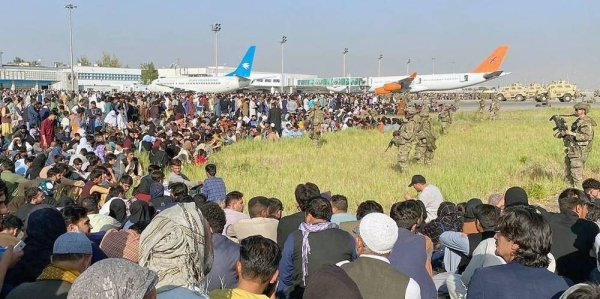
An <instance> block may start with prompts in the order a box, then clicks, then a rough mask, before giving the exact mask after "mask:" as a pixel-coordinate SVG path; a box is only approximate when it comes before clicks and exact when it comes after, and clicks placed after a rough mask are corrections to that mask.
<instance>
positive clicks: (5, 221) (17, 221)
mask: <svg viewBox="0 0 600 299" xmlns="http://www.w3.org/2000/svg"><path fill="white" fill-rule="evenodd" d="M9 228H16V229H17V230H21V229H23V220H21V218H19V217H17V216H15V215H12V214H6V215H4V217H2V230H5V229H9Z"/></svg>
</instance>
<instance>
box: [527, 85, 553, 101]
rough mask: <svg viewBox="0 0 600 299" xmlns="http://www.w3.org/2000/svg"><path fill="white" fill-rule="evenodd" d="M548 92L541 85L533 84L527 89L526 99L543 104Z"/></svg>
mask: <svg viewBox="0 0 600 299" xmlns="http://www.w3.org/2000/svg"><path fill="white" fill-rule="evenodd" d="M547 93H548V90H546V87H545V86H544V85H541V84H537V83H531V84H529V85H527V87H525V94H526V95H525V97H526V98H527V99H533V100H535V101H536V102H542V101H544V100H545V97H546V94H547Z"/></svg>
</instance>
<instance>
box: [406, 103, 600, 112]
mask: <svg viewBox="0 0 600 299" xmlns="http://www.w3.org/2000/svg"><path fill="white" fill-rule="evenodd" d="M438 102H439V103H444V104H446V103H454V101H444V100H442V101H438ZM491 102H492V101H491V100H490V101H486V102H485V106H486V107H485V109H486V111H487V110H488V109H489V108H490V103H491ZM417 103H418V101H417ZM539 104H541V103H538V102H535V101H531V100H529V101H523V102H517V101H506V102H500V109H501V110H505V111H506V110H526V109H535V108H537V107H536V106H535V105H539ZM550 105H551V106H552V108H567V107H569V108H572V107H573V106H574V105H575V102H569V103H563V102H559V101H550ZM590 105H591V106H592V108H600V102H596V103H593V104H590ZM478 108H479V101H473V100H464V101H461V102H460V109H459V111H477V109H478Z"/></svg>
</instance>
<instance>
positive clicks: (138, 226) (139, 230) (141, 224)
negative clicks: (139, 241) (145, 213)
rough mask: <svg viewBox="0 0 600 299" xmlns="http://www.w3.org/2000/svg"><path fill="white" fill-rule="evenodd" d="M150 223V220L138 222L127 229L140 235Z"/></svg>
mask: <svg viewBox="0 0 600 299" xmlns="http://www.w3.org/2000/svg"><path fill="white" fill-rule="evenodd" d="M150 221H152V220H151V219H148V220H144V221H140V222H137V223H134V224H132V225H131V226H130V227H129V229H131V230H134V231H136V232H137V233H138V234H140V235H141V234H142V233H143V232H144V230H145V229H146V227H148V225H149V224H150Z"/></svg>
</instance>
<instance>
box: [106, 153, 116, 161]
mask: <svg viewBox="0 0 600 299" xmlns="http://www.w3.org/2000/svg"><path fill="white" fill-rule="evenodd" d="M116 159H117V155H115V154H113V153H108V154H106V157H104V161H106V162H108V161H110V160H116Z"/></svg>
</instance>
